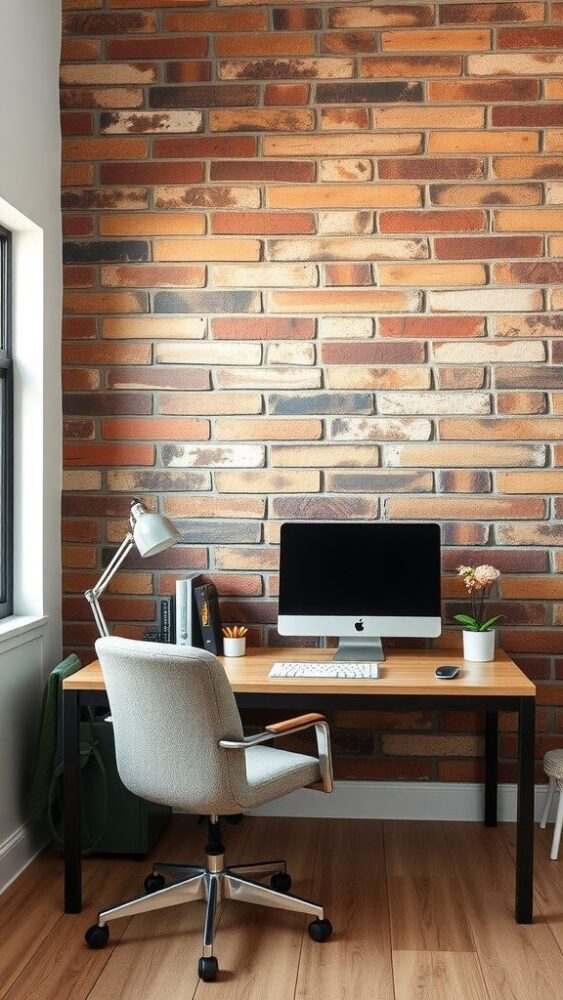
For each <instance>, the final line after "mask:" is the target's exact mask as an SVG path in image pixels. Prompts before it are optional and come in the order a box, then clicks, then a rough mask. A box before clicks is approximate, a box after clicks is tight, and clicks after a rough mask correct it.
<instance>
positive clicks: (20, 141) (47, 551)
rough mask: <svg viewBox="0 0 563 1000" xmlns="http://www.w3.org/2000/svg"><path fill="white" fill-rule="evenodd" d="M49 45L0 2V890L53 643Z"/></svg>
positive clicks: (53, 132)
mask: <svg viewBox="0 0 563 1000" xmlns="http://www.w3.org/2000/svg"><path fill="white" fill-rule="evenodd" d="M59 53H60V8H59V4H58V2H57V0H4V2H3V3H2V6H1V12H0V95H2V98H1V100H0V137H1V138H0V222H2V223H3V224H5V225H7V226H8V227H9V228H11V229H12V230H14V231H15V235H14V240H13V242H14V285H15V295H14V317H13V319H14V352H15V355H16V362H17V363H16V373H15V397H16V398H15V461H14V466H15V480H16V484H17V486H19V485H21V487H22V493H23V495H22V496H17V497H16V510H15V520H16V531H15V542H16V545H15V548H16V553H15V558H16V571H15V576H16V586H15V601H14V614H15V615H16V616H18V621H17V624H15V623H14V622H9V621H6V622H0V760H1V761H2V768H1V775H0V889H2V888H3V886H4V885H5V884H6V883H7V882H9V881H10V880H11V879H12V878H13V877H14V876H15V875H16V874H17V872H18V871H19V869H20V868H21V867H22V866H23V865H24V864H25V863H26V862H27V861H28V860H29V858H30V857H31V856H32V854H33V852H34V851H35V850H36V849H37V847H38V846H40V845H41V843H42V840H41V837H40V836H39V838H38V837H37V835H36V831H34V829H33V828H32V827H31V826H29V825H28V823H27V815H26V810H25V805H24V794H25V789H26V785H27V782H28V772H29V767H30V764H31V760H32V758H33V753H34V750H35V742H36V738H37V717H38V711H39V705H40V700H41V694H42V689H43V682H44V679H45V677H46V673H47V671H48V670H49V668H50V667H51V666H53V665H54V664H55V663H56V662H57V660H58V659H59V657H60V652H61V596H60V562H61V560H60V542H59V538H60V492H61V444H60V429H61V415H60V410H61V402H60V395H61V393H60V325H61V298H62V296H61V272H62V267H61V231H60V229H61V227H60V193H59V185H60V128H59V114H58V81H57V69H58V60H59ZM41 230H42V232H41ZM41 244H42V246H41ZM42 259H43V265H41V260H42ZM41 267H42V271H41ZM31 421H32V422H33V426H32V428H31V429H30V426H29V424H30V422H31Z"/></svg>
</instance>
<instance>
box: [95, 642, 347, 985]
mask: <svg viewBox="0 0 563 1000" xmlns="http://www.w3.org/2000/svg"><path fill="white" fill-rule="evenodd" d="M96 652H97V654H98V658H99V660H100V664H101V667H102V671H103V674H104V680H105V683H106V688H107V693H108V698H109V704H110V709H111V715H112V720H113V728H114V734H115V751H116V760H117V768H118V771H119V775H120V777H121V780H122V781H123V783H124V785H125V786H126V787H127V788H128V789H129V790H130V791H131V792H133V793H134V794H135V795H139V796H141V797H142V798H144V799H148V800H150V801H151V802H160V803H162V804H164V805H168V806H171V807H172V808H173V809H178V810H181V811H183V812H191V813H200V814H203V815H205V816H208V817H209V821H208V830H209V832H208V844H207V846H206V857H205V864H204V865H201V866H199V865H193V864H190V865H184V864H164V863H163V864H155V865H154V866H153V870H152V873H151V874H150V875H149V876H148V877H147V879H146V880H145V889H146V890H147V893H148V895H145V896H141V897H139V898H137V899H132V900H130V901H129V902H126V903H122V904H121V905H119V906H114V907H111V908H110V909H107V910H102V911H101V912H100V913H99V915H98V923H97V924H94V925H93V926H92V927H90V928H89V930H88V931H87V932H86V935H85V938H86V942H87V944H88V945H89V946H90V947H91V948H101V947H103V945H104V944H105V943H106V942H107V940H108V937H109V931H108V927H107V924H108V922H109V921H110V920H115V919H117V918H118V917H122V916H132V915H134V914H136V913H146V912H148V911H151V910H157V909H163V908H165V907H168V906H177V905H179V904H181V903H188V902H191V901H192V900H194V899H206V900H207V913H206V919H205V930H204V939H203V955H202V957H201V958H200V960H199V967H198V972H199V975H200V977H201V978H202V979H204V980H212V979H215V978H216V975H217V971H218V965H217V959H216V958H215V956H214V955H213V937H214V927H215V917H216V911H217V905H218V903H219V901H220V900H221V899H222V898H226V899H239V900H242V901H244V902H247V903H258V904H259V905H262V906H272V907H277V908H280V909H284V910H293V911H295V912H297V913H307V914H310V915H311V916H313V917H314V918H315V919H314V920H313V921H312V922H311V923H310V924H309V934H310V935H311V937H312V938H313V940H316V941H325V940H327V938H328V937H330V934H331V931H332V927H331V925H330V922H329V921H328V920H326V919H325V918H324V911H323V908H322V906H320V905H319V904H318V903H313V902H311V901H309V900H307V899H302V898H301V897H299V896H291V895H288V890H289V888H290V886H291V879H290V877H289V875H288V874H287V871H286V864H285V861H280V860H276V861H265V862H260V863H258V864H245V865H243V866H241V865H231V866H229V867H225V863H224V861H225V858H224V847H223V845H222V843H221V833H220V826H219V816H222V815H225V816H232V815H237V814H239V813H241V812H244V811H246V810H248V809H254V808H255V807H257V806H260V805H264V804H265V803H266V802H271V801H273V800H274V799H277V798H279V797H280V796H282V795H287V794H288V793H289V792H293V791H295V790H296V789H299V788H305V787H307V786H311V785H313V786H315V787H317V788H319V787H320V789H321V790H323V791H325V792H330V791H332V760H331V752H330V735H329V731H328V726H327V723H326V721H325V719H324V717H323V716H322V715H316V714H310V715H304V716H300V717H299V718H296V719H290V720H288V721H287V722H280V723H276V724H274V725H271V726H267V727H266V729H265V730H264V732H262V733H259V734H258V735H256V736H248V737H245V736H244V733H243V728H242V722H241V719H240V715H239V711H238V708H237V705H236V701H235V697H234V695H233V692H232V690H231V686H230V684H229V682H228V680H227V676H226V674H225V671H224V670H223V667H222V665H221V663H220V662H219V660H218V659H217V658H216V657H215V656H213V654H212V653H209V652H207V651H206V650H202V649H194V648H191V647H189V646H174V645H164V644H161V643H147V642H135V641H133V640H130V639H119V638H115V637H107V638H103V639H98V641H97V642H96ZM310 727H314V728H315V731H316V737H317V749H318V757H309V756H305V755H304V754H300V753H288V752H287V751H285V750H278V749H277V748H275V747H270V746H264V744H265V743H267V742H270V741H272V740H274V739H276V738H278V737H281V736H286V735H288V734H289V733H296V732H301V731H303V730H305V729H309V728H310ZM266 876H271V885H270V886H266V885H262V884H261V883H260V882H259V881H257V880H259V879H262V878H265V877H266ZM165 877H168V878H169V879H172V880H174V881H173V882H172V884H171V885H168V886H166V887H165Z"/></svg>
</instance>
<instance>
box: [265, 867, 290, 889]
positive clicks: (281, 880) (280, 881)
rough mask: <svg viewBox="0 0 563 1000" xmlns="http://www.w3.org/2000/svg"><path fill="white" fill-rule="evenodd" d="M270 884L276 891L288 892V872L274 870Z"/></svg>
mask: <svg viewBox="0 0 563 1000" xmlns="http://www.w3.org/2000/svg"><path fill="white" fill-rule="evenodd" d="M270 885H271V886H272V889H275V890H276V891H277V892H289V890H290V889H291V875H290V874H289V873H288V872H274V874H273V875H272V877H271V879H270Z"/></svg>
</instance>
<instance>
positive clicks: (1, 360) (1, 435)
mask: <svg viewBox="0 0 563 1000" xmlns="http://www.w3.org/2000/svg"><path fill="white" fill-rule="evenodd" d="M13 378H14V372H13V358H12V233H11V232H10V230H9V229H5V228H4V227H3V226H0V379H2V382H3V390H4V391H3V392H2V394H1V403H0V414H1V426H0V484H1V490H2V495H1V498H0V547H1V551H2V554H3V556H4V558H3V559H2V560H0V620H1V619H3V618H8V617H9V616H10V615H11V614H12V613H13V596H14V392H13Z"/></svg>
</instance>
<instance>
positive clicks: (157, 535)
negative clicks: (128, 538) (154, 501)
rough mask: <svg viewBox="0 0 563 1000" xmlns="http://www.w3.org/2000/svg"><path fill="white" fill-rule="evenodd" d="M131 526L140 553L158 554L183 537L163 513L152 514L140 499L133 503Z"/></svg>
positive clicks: (143, 554) (145, 554)
mask: <svg viewBox="0 0 563 1000" xmlns="http://www.w3.org/2000/svg"><path fill="white" fill-rule="evenodd" d="M130 520H131V528H132V530H133V539H134V541H135V545H136V546H137V549H138V551H139V555H141V556H142V557H143V559H146V558H147V556H156V555H157V554H158V553H159V552H164V550H165V549H169V548H170V546H171V545H174V544H175V543H176V542H178V541H179V540H180V539H181V537H182V536H181V534H180V532H179V531H178V529H177V528H176V527H175V525H174V524H172V521H171V520H170V519H169V518H168V517H164V515H163V514H151V513H149V511H147V510H145V508H144V507H143V505H142V503H141V502H140V500H137V499H135V500H133V502H132V504H131V519H130Z"/></svg>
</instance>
